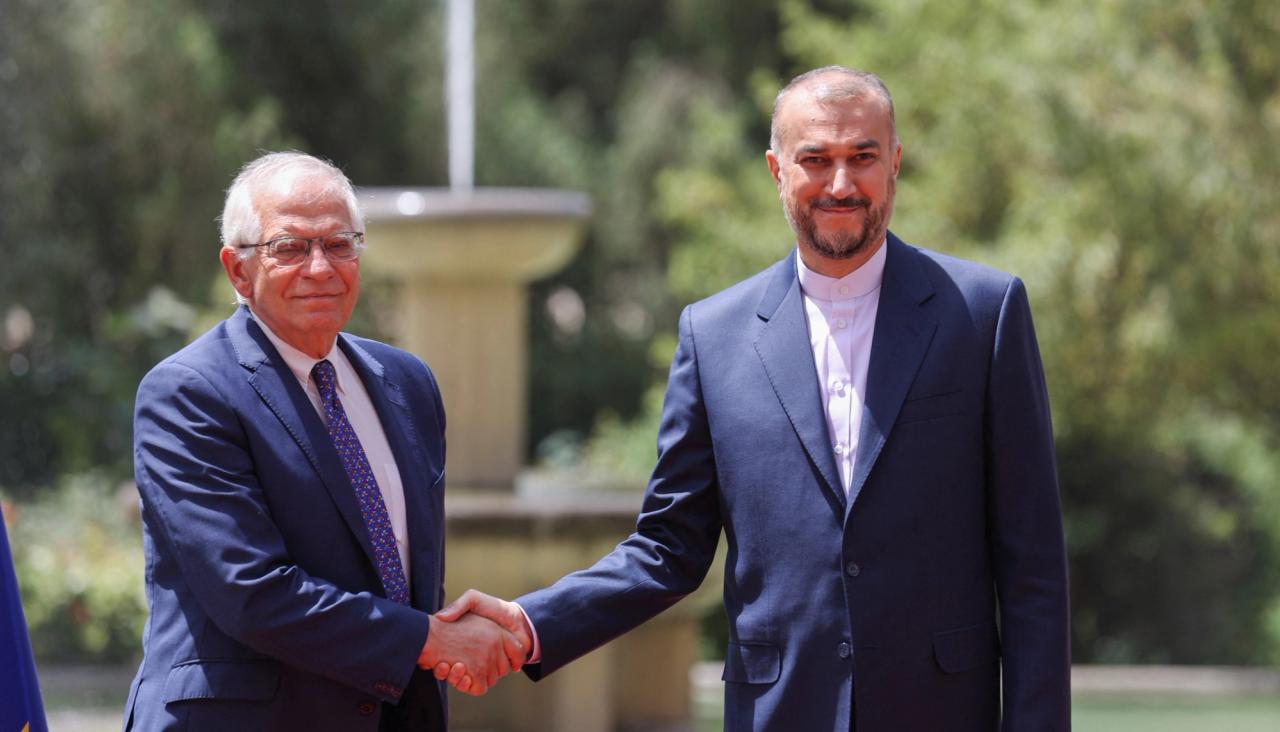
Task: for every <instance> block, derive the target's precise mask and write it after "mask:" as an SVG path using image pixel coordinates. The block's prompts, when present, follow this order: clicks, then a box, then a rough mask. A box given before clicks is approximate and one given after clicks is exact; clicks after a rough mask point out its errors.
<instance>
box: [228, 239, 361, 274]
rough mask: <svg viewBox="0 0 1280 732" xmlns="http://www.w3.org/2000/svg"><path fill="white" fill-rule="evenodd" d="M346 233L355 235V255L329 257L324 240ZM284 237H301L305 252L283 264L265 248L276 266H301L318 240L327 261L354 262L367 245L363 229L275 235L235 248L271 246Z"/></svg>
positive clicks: (309, 257)
mask: <svg viewBox="0 0 1280 732" xmlns="http://www.w3.org/2000/svg"><path fill="white" fill-rule="evenodd" d="M347 235H350V236H354V237H355V238H354V241H353V245H354V246H355V250H356V254H355V256H354V257H352V258H351V259H333V258H331V257H330V256H329V250H328V249H326V248H325V246H324V244H325V241H326V240H328V239H329V238H330V237H335V236H347ZM286 239H301V240H303V241H305V242H306V243H307V251H306V253H304V254H303V255H302V259H299V260H298V261H297V262H294V263H292V264H284V263H282V262H280V260H279V259H278V258H277V257H276V256H275V254H274V253H272V251H271V250H270V249H268V250H267V256H268V257H271V259H273V260H275V262H276V266H278V267H298V266H301V265H302V264H303V263H304V262H306V261H307V260H308V259H311V248H312V247H313V246H315V244H316V242H320V254H321V256H323V257H324V258H325V259H326V260H327V261H329V262H354V261H356V260H358V259H360V255H362V254H364V250H365V249H367V248H368V245H367V244H365V243H364V232H363V231H337V232H334V233H332V234H329V235H328V236H313V237H306V236H277V237H276V238H274V239H268V240H267V241H264V242H262V243H261V244H241V245H239V246H238V247H236V248H237V249H258V248H259V247H269V246H271V245H272V244H275V243H276V242H280V241H284V240H286Z"/></svg>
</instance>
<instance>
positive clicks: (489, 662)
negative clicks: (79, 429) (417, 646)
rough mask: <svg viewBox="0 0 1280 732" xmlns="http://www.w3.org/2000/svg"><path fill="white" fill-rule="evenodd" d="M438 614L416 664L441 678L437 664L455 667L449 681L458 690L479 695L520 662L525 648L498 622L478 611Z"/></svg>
mask: <svg viewBox="0 0 1280 732" xmlns="http://www.w3.org/2000/svg"><path fill="white" fill-rule="evenodd" d="M517 611H518V609H517ZM442 616H443V612H442V613H438V614H437V615H433V616H431V621H430V622H431V625H430V630H429V631H428V632H427V642H426V644H425V645H423V647H422V653H421V654H419V656H418V666H420V667H421V668H423V669H427V670H432V671H434V672H435V674H436V677H437V678H444V677H443V676H441V675H440V668H441V667H444V668H446V669H448V670H449V671H453V670H454V669H457V671H458V672H457V674H456V676H457V678H456V679H455V678H450V683H451V684H453V685H454V687H456V688H457V689H458V691H462V692H465V693H467V694H471V695H472V696H480V695H481V694H483V693H485V692H486V691H488V690H489V687H491V686H493V685H494V684H496V683H497V682H498V679H500V678H502V677H503V676H506V675H507V674H509V673H511V672H512V671H518V670H520V667H521V666H522V665H524V660H525V658H526V657H527V655H528V653H529V651H528V648H527V647H526V646H525V645H524V644H523V643H521V641H520V639H519V638H518V637H517V636H516V635H515V634H513V633H511V632H510V631H507V630H505V629H504V628H503V627H501V626H500V625H499V624H497V623H494V622H493V621H491V620H488V619H487V618H485V617H483V616H482V615H479V614H468V615H466V616H464V617H460V616H459V615H453V616H451V617H449V618H444V617H442ZM450 675H452V674H450Z"/></svg>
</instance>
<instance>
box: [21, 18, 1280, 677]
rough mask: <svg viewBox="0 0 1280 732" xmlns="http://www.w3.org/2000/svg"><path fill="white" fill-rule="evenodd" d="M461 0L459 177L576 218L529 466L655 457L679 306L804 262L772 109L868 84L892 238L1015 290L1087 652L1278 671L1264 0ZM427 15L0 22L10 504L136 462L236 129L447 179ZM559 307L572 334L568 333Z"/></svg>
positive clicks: (193, 325) (243, 148) (540, 339)
mask: <svg viewBox="0 0 1280 732" xmlns="http://www.w3.org/2000/svg"><path fill="white" fill-rule="evenodd" d="M478 5H479V7H478V37H477V49H478V59H477V62H478V67H479V68H478V74H477V76H478V79H479V80H480V84H479V87H478V89H477V95H478V96H477V105H478V129H477V134H478V138H479V139H478V147H477V180H478V182H479V183H481V184H483V185H537V186H552V187H566V188H574V189H579V190H586V191H588V192H590V193H591V195H592V198H593V205H594V207H595V215H594V216H593V219H592V222H591V225H590V231H589V234H588V238H587V242H586V245H585V247H584V250H583V253H582V255H581V256H580V257H579V258H578V259H577V260H576V261H575V262H574V263H573V264H572V265H571V266H570V267H569V268H568V269H567V270H566V271H565V272H563V273H560V274H558V275H556V276H555V277H554V278H552V279H550V280H548V281H547V282H545V283H541V284H538V285H536V286H535V287H534V288H533V291H532V294H531V299H532V305H533V306H532V307H531V309H530V311H531V323H530V326H531V334H532V339H533V343H532V351H531V359H530V362H531V379H532V384H531V393H532V395H533V398H532V399H531V400H530V401H531V407H530V408H531V414H530V429H529V435H530V447H532V446H533V445H536V444H538V443H539V442H540V441H542V440H543V439H544V438H546V437H547V436H548V435H554V437H553V438H549V439H548V442H547V444H546V445H545V446H544V449H543V450H542V454H547V455H550V454H553V453H554V454H556V455H560V456H561V457H560V458H557V459H565V460H569V461H577V462H581V463H583V464H585V465H587V466H588V467H589V468H590V469H593V470H596V471H616V472H617V473H619V474H626V475H638V474H642V473H643V472H645V471H647V469H648V466H649V465H650V464H651V461H652V455H653V435H654V430H655V425H656V421H657V415H658V413H659V411H660V401H661V400H660V393H661V384H662V382H663V376H664V375H665V371H666V368H665V366H666V360H667V358H669V355H670V348H671V343H670V335H671V334H672V333H673V331H674V328H675V320H676V315H677V313H678V312H679V309H680V307H682V306H683V305H684V304H685V303H687V302H688V301H690V300H692V299H696V298H698V297H701V296H703V295H706V294H709V293H711V292H713V291H716V290H718V289H720V288H722V287H723V286H725V285H727V284H729V283H731V282H733V281H736V280H738V279H741V278H742V277H744V276H746V275H748V274H750V273H752V272H755V271H757V270H759V269H760V268H761V267H763V266H765V265H766V264H767V263H769V262H771V261H774V260H776V259H777V258H779V257H781V256H783V255H784V254H785V253H786V252H787V251H788V250H789V249H790V247H791V246H792V245H791V235H790V232H789V231H788V229H787V227H786V223H785V221H784V219H783V217H782V215H781V211H780V205H779V203H778V199H777V193H776V191H775V189H774V187H773V184H772V182H771V180H770V179H769V176H768V173H767V172H766V168H765V165H764V161H763V155H762V153H763V150H764V148H765V147H766V145H767V135H768V124H767V122H768V112H769V108H770V105H771V102H772V97H773V94H774V93H775V92H776V90H777V89H778V87H779V86H780V85H781V84H782V83H783V82H784V81H785V80H786V79H787V78H789V77H790V76H791V75H792V74H793V73H795V72H798V71H801V70H804V69H807V68H810V67H813V66H819V65H826V64H830V63H844V64H849V65H854V66H860V67H864V68H869V69H872V70H874V71H876V72H878V73H880V74H881V75H882V76H883V77H884V78H885V80H886V81H887V83H888V84H889V86H890V88H891V89H892V90H893V92H894V95H895V100H896V102H897V113H898V126H899V132H900V134H901V137H902V139H903V142H904V145H905V148H906V152H905V154H904V160H903V171H902V176H901V179H900V181H899V189H898V190H899V196H898V205H897V208H896V214H895V218H894V222H893V224H894V225H893V228H894V230H895V232H896V233H898V234H900V235H902V236H903V237H904V238H905V239H907V240H908V241H913V242H919V243H921V244H922V245H925V246H929V247H933V248H938V249H942V250H945V251H949V252H953V253H956V254H959V255H961V256H967V257H971V258H974V259H978V260H980V261H984V262H988V263H990V264H992V265H994V266H998V267H1001V268H1003V269H1006V270H1008V271H1012V272H1015V273H1017V274H1019V275H1020V276H1022V277H1023V278H1024V279H1025V280H1026V282H1027V284H1028V290H1029V292H1030V293H1031V295H1032V297H1033V307H1034V310H1035V313H1036V318H1037V327H1038V332H1039V335H1040V339H1041V347H1042V351H1043V354H1044V360H1045V367H1046V372H1047V378H1048V382H1049V386H1050V390H1051V392H1052V394H1051V396H1052V400H1053V404H1054V412H1055V428H1056V430H1057V435H1058V447H1059V457H1060V461H1061V464H1060V472H1061V475H1062V487H1063V496H1064V500H1065V503H1066V510H1067V517H1068V532H1069V537H1070V551H1071V560H1072V571H1073V595H1074V602H1075V608H1074V610H1075V617H1076V627H1075V640H1076V648H1075V652H1076V656H1077V659H1078V660H1082V661H1089V660H1135V661H1137V660H1148V661H1174V662H1183V661H1187V662H1210V661H1212V662H1236V661H1240V662H1256V661H1266V660H1271V661H1280V592H1278V591H1276V589H1275V588H1276V587H1280V581H1278V580H1280V489H1278V488H1277V486H1278V485H1280V465H1277V460H1276V458H1275V455H1277V454H1280V417H1278V416H1277V415H1280V369H1276V368H1275V367H1274V364H1273V363H1272V361H1273V360H1274V355H1275V354H1276V353H1280V297H1278V296H1277V293H1278V292H1280V247H1277V246H1276V242H1277V241H1280V200H1278V198H1280V189H1278V188H1277V187H1276V186H1275V184H1274V182H1275V181H1276V180H1277V179H1280V146H1277V145H1276V144H1275V140H1276V139H1280V135H1278V134H1277V132H1278V131H1280V130H1278V128H1280V92H1278V89H1280V44H1276V43H1275V42H1274V40H1275V39H1276V38H1277V37H1280V13H1277V12H1276V10H1275V3H1273V2H1267V1H1266V0H1231V1H1230V2H1224V3H1217V4H1207V3H1201V2H1197V1H1195V0H1172V1H1171V2H1165V3H1151V2H1129V3H1117V2H1102V1H1100V0H1093V1H1091V2H1085V3H1066V2H1060V1H1059V2H1033V1H1032V0H1018V1H1007V2H1006V1H1000V2H997V1H995V0H981V1H979V2H973V3H953V2H946V1H945V0H897V1H890V0H822V1H821V2H801V1H800V0H780V1H779V0H736V1H734V2H730V1H729V0H670V1H669V2H666V3H657V4H653V3H613V2H605V1H604V0H480V2H479V3H478ZM441 21H442V9H441V4H440V3H435V4H432V3H421V2H416V1H415V0H380V2H375V3H367V4H365V5H362V6H361V7H360V12H352V6H351V5H350V4H349V3H344V2H340V0H319V1H318V2H313V3H309V4H308V5H307V10H306V12H299V10H298V8H297V7H296V6H295V5H292V4H289V3H266V4H249V3H222V2H208V0H177V1H170V2H161V1H160V0H142V1H140V2H139V1H134V0H129V1H126V0H104V1H101V2H97V1H95V2H90V1H89V0H48V1H46V0H10V1H9V2H8V3H6V5H5V10H4V22H3V23H0V96H2V97H3V98H4V100H5V104H3V105H0V158H2V159H3V160H5V161H6V163H7V164H6V165H3V166H0V238H3V240H4V241H6V242H10V243H11V244H12V246H10V248H9V251H8V252H7V255H6V262H5V267H3V268H0V374H2V376H0V412H3V413H4V414H5V415H6V417H7V418H6V419H5V420H4V421H3V422H0V486H4V488H5V490H6V491H8V493H9V494H10V495H14V496H18V497H28V496H31V495H33V494H35V493H37V491H38V490H39V489H40V487H41V486H48V485H61V484H63V483H67V484H75V485H77V486H79V487H77V488H74V489H72V488H65V489H62V490H63V491H64V492H66V493H68V494H70V493H73V492H75V491H83V492H84V495H83V496H81V498H79V499H77V501H79V502H83V503H85V504H86V505H94V504H93V501H94V500H95V499H93V498H92V495H91V494H94V493H95V490H96V492H97V493H103V492H104V491H105V490H107V489H105V488H103V486H110V485H112V484H113V482H116V481H120V480H123V479H124V478H125V477H126V476H127V474H128V472H129V457H130V450H129V442H130V435H129V419H130V413H131V403H132V395H133V390H134V388H135V386H136V384H137V382H138V380H139V378H140V377H141V375H142V373H143V372H144V371H145V370H146V369H147V368H149V367H150V366H151V365H152V364H153V363H155V362H156V361H157V360H159V359H160V358H161V357H162V356H163V355H165V354H167V353H169V352H172V351H173V350H174V349H176V348H177V347H178V346H180V345H181V343H182V342H183V341H184V340H186V339H187V338H189V337H190V336H191V335H192V334H193V333H195V332H199V331H200V330H202V329H203V328H204V327H207V326H208V325H210V324H212V322H213V321H215V320H217V319H218V318H219V317H220V316H221V315H222V314H223V313H225V312H227V310H228V309H229V307H228V302H229V298H228V296H227V289H226V286H225V284H221V283H220V280H221V272H220V271H219V268H218V265H217V262H216V258H215V254H214V252H215V251H216V248H217V247H216V244H217V238H216V227H215V223H214V222H213V221H212V219H213V217H214V216H215V215H216V213H217V212H218V210H219V209H220V206H221V197H222V189H223V188H224V187H225V186H226V185H227V182H228V181H229V179H230V178H231V176H232V174H233V172H234V171H235V169H236V168H237V167H238V166H239V165H240V164H242V163H243V162H244V161H246V160H248V159H250V158H251V157H253V156H254V154H255V153H256V151H257V150H259V149H264V148H265V149H278V148H282V147H299V148H302V149H306V150H308V151H311V152H315V153H318V154H321V155H324V156H327V157H330V158H332V159H334V160H336V161H337V162H338V163H339V164H341V165H343V166H344V167H345V168H346V169H347V170H348V172H349V173H350V174H351V175H352V177H353V179H354V180H355V181H356V182H357V183H359V184H364V185H380V184H412V185H432V184H435V185H439V184H443V183H444V182H445V175H444V155H445V147H444V134H443V128H444V122H443V105H442V103H441V100H442V98H443V95H442V82H441V66H442V61H441V45H442V44H441V42H440V32H441V25H442V22H441ZM565 293H572V296H571V297H569V299H570V300H572V299H573V297H576V298H578V299H579V300H580V303H581V305H582V311H583V316H582V318H581V321H580V323H579V324H577V325H576V326H574V325H572V324H571V325H570V326H567V327H566V326H565V325H564V324H563V323H558V322H557V321H556V320H555V319H554V318H553V317H552V315H551V309H550V308H549V305H550V301H551V298H553V297H555V296H557V295H564V294H565ZM383 299H384V297H383V295H382V294H380V292H379V291H378V289H377V288H376V287H375V288H371V289H369V290H367V295H366V300H367V301H368V302H367V303H366V305H365V306H364V307H362V309H361V311H360V312H359V313H358V315H357V323H356V328H357V329H366V330H367V329H372V330H374V331H375V332H376V330H377V324H378V317H377V313H378V309H379V307H380V306H381V302H382V300H383ZM370 306H372V307H370ZM654 354H659V356H658V357H655V356H654ZM593 431H594V432H593ZM586 434H593V436H592V437H591V438H590V439H587V440H586V441H585V442H584V440H583V438H582V436H583V435H586ZM566 456H567V457H566ZM89 470H100V471H102V473H101V475H103V476H105V477H103V478H102V479H94V480H89V479H84V480H72V479H67V480H60V479H59V477H58V476H64V475H74V474H81V473H85V472H86V471H89ZM89 484H96V485H97V486H98V488H97V489H94V488H92V487H89ZM59 495H62V493H61V492H60V493H59ZM49 500H50V501H51V502H56V501H57V500H61V499H57V498H50V499H49ZM40 505H43V503H41V504H40ZM71 509H73V510H72V512H73V513H74V511H75V510H78V509H74V507H71ZM103 510H105V508H104V509H103ZM38 513H39V512H38V511H37V515H38ZM77 515H78V514H77ZM88 519H89V517H86V520H88ZM18 530H21V529H20V527H16V528H15V531H18ZM103 531H104V532H105V533H103V536H108V535H110V532H108V531H106V530H105V529H104V530H103ZM54 533H56V532H54ZM134 533H135V534H136V532H134ZM50 535H51V536H52V535H54V534H53V533H51V534H50ZM88 536H89V535H88V534H86V537H88ZM86 540H87V541H88V540H90V539H89V538H86ZM104 541H105V539H104ZM122 541H123V540H122ZM31 546H32V547H35V546H36V543H34V541H33V543H32V544H31ZM109 553H110V550H109V549H107V548H103V549H102V550H101V551H100V552H99V551H97V550H96V549H95V554H102V555H109ZM24 561H27V560H25V559H24ZM119 561H121V562H122V566H133V567H136V566H140V565H139V564H138V563H137V562H136V561H134V560H131V559H123V558H121V559H120V560H119ZM24 571H27V570H24ZM50 574H56V573H50ZM24 581H25V582H32V583H36V584H37V585H39V583H46V584H50V583H53V582H54V580H53V579H51V578H50V577H44V576H39V577H35V578H33V579H30V580H24ZM135 586H136V585H129V586H128V588H129V589H132V588H134V587H135ZM33 592H36V595H33V597H34V596H39V597H45V596H49V597H52V596H53V595H51V594H48V593H45V594H41V593H44V590H39V587H38V586H37V589H36V590H33ZM63 595H64V596H65V595H67V593H66V592H64V593H63ZM86 597H88V596H86ZM93 597H94V598H95V599H93V600H92V602H93V603H94V604H95V605H106V606H112V603H114V602H116V601H115V600H110V599H96V598H98V597H99V596H98V595H94V596H93ZM37 602H38V603H41V602H44V601H43V600H37ZM50 603H52V604H48V605H40V607H42V608H44V607H54V606H55V605H56V603H53V601H50ZM120 603H121V604H120V607H121V608H123V607H124V606H125V603H124V601H123V600H121V601H120ZM40 612H41V613H42V615H41V617H42V618H55V617H63V618H65V617H66V613H65V612H63V614H62V615H59V614H58V612H55V611H47V612H46V611H45V610H40ZM120 612H121V613H123V612H125V611H124V610H123V609H122V610H121V611H120ZM114 614H115V611H114V610H108V611H105V612H104V614H103V616H104V617H114ZM96 616H97V613H95V617H96ZM41 622H42V623H44V622H46V621H44V620H42V621H41ZM48 622H50V623H52V622H53V621H52V620H50V621H48ZM42 627H45V626H42ZM49 627H53V626H49ZM111 627H115V626H111ZM114 632H115V631H102V632H98V631H95V633H98V635H97V636H96V637H99V638H102V637H106V638H114V637H115V636H114V635H113V633H114ZM66 634H67V637H68V638H70V637H72V636H73V635H74V634H73V633H72V632H71V631H70V630H68V631H66ZM41 642H43V641H41ZM50 642H52V641H50ZM114 642H115V641H111V640H108V641H106V642H105V645H101V643H99V646H100V647H101V648H104V649H106V648H111V647H112V645H111V644H112V643H114ZM76 643H78V644H80V646H87V645H92V643H90V642H89V641H87V640H82V641H81V640H78V641H76ZM95 643H98V641H95ZM102 652H103V653H105V654H108V655H110V654H112V653H116V651H108V650H103V651H102Z"/></svg>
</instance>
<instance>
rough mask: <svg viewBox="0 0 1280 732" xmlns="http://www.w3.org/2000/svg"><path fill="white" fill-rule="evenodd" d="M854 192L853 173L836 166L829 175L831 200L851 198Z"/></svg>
mask: <svg viewBox="0 0 1280 732" xmlns="http://www.w3.org/2000/svg"><path fill="white" fill-rule="evenodd" d="M855 190H856V186H854V184H853V172H852V171H851V170H849V168H848V167H847V166H844V165H837V166H836V168H835V171H833V172H832V174H831V196H832V197H833V198H847V197H849V196H852V195H853V194H854V191H855Z"/></svg>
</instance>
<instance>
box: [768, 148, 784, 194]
mask: <svg viewBox="0 0 1280 732" xmlns="http://www.w3.org/2000/svg"><path fill="white" fill-rule="evenodd" d="M764 160H765V162H766V163H768V164H769V175H772V176H773V183H774V185H776V186H778V191H779V192H781V191H782V166H780V165H779V164H778V156H777V155H776V154H775V153H774V152H773V150H772V149H769V150H765V151H764Z"/></svg>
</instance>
